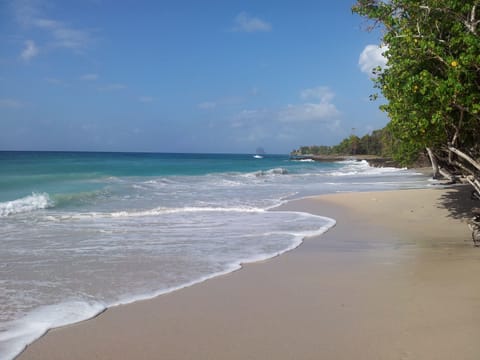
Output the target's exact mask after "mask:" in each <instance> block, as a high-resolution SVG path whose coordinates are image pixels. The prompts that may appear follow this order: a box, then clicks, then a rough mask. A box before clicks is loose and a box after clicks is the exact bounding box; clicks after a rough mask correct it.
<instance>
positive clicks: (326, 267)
mask: <svg viewBox="0 0 480 360" xmlns="http://www.w3.org/2000/svg"><path fill="white" fill-rule="evenodd" d="M472 206H478V205H477V204H476V203H475V202H473V201H471V200H470V199H469V193H468V189H467V188H463V189H462V188H460V189H450V190H441V189H427V190H401V191H391V192H375V193H342V194H335V195H324V196H319V197H313V198H308V199H302V200H298V201H293V202H290V203H288V204H286V205H285V206H284V207H283V209H284V210H298V211H308V212H311V213H315V214H319V215H323V216H328V217H331V218H334V219H336V220H337V225H336V226H335V227H334V228H332V229H331V230H330V231H328V232H327V233H326V234H324V235H322V236H319V237H314V238H308V239H306V241H305V243H304V244H303V245H301V246H300V247H299V248H297V249H295V250H294V251H291V252H289V253H287V254H285V255H282V256H279V257H276V258H274V259H271V260H268V261H265V262H260V263H254V264H247V265H246V266H245V267H244V268H243V269H242V270H240V271H237V272H234V273H232V274H229V275H225V276H221V277H218V278H215V279H212V280H209V281H206V282H204V283H202V284H198V285H195V286H192V287H190V288H187V289H183V290H180V291H176V292H173V293H170V294H167V295H163V296H159V297H157V298H155V299H152V300H147V301H140V302H137V303H133V304H130V305H125V306H119V307H115V308H112V309H109V310H107V311H106V312H104V313H103V314H101V315H100V316H98V317H96V318H95V319H91V320H88V321H85V322H82V323H79V324H76V325H71V326H67V327H63V328H59V329H54V330H51V331H50V332H49V333H48V334H47V335H45V336H44V337H42V338H41V339H39V340H38V341H36V342H35V343H33V344H32V345H31V346H29V347H28V348H27V350H26V351H25V352H24V353H22V354H21V355H20V356H19V359H50V360H54V359H242V360H243V359H345V360H346V359H348V360H351V359H357V360H358V359H365V360H373V359H382V360H383V359H421V360H428V359H438V360H441V359H463V360H468V359H472V360H473V359H475V360H478V359H479V358H480V341H478V336H479V335H480V285H479V280H478V276H479V275H480V249H477V248H474V247H473V245H472V242H471V239H470V233H469V231H468V228H467V226H466V224H465V220H466V217H467V216H469V214H468V210H469V208H470V207H472ZM447 208H448V210H447Z"/></svg>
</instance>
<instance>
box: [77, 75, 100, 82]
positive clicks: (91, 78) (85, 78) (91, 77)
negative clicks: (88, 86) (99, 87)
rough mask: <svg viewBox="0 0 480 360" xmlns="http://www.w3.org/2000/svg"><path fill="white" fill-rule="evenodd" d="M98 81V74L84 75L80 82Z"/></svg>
mask: <svg viewBox="0 0 480 360" xmlns="http://www.w3.org/2000/svg"><path fill="white" fill-rule="evenodd" d="M97 79H98V75H97V74H84V75H82V76H80V80H82V81H96V80H97Z"/></svg>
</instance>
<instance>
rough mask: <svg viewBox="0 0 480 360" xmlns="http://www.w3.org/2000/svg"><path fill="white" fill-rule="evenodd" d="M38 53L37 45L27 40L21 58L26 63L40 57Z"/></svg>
mask: <svg viewBox="0 0 480 360" xmlns="http://www.w3.org/2000/svg"><path fill="white" fill-rule="evenodd" d="M38 51H39V50H38V47H37V45H35V41H33V40H27V41H25V48H24V49H23V50H22V53H21V54H20V57H21V58H22V59H23V60H25V61H29V60H30V59H32V58H34V57H35V56H37V55H38Z"/></svg>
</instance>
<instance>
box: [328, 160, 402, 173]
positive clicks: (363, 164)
mask: <svg viewBox="0 0 480 360" xmlns="http://www.w3.org/2000/svg"><path fill="white" fill-rule="evenodd" d="M338 164H342V165H343V166H342V167H341V168H340V169H338V170H336V171H331V172H329V173H328V175H329V176H372V175H373V176H374V175H387V174H390V175H394V174H403V173H405V170H406V169H402V168H393V167H373V166H370V165H369V163H368V162H367V161H366V160H361V161H357V160H346V161H339V162H338Z"/></svg>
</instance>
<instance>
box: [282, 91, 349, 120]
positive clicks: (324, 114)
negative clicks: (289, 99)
mask: <svg viewBox="0 0 480 360" xmlns="http://www.w3.org/2000/svg"><path fill="white" fill-rule="evenodd" d="M334 97H335V94H334V93H333V92H332V91H331V90H330V89H329V88H328V87H326V86H319V87H315V88H311V89H304V90H302V91H301V92H300V98H301V99H302V100H304V101H307V100H310V102H305V103H303V104H297V105H288V106H287V107H286V108H284V109H282V110H280V111H279V113H278V119H279V120H280V121H281V122H304V121H330V120H332V119H335V118H336V117H337V116H338V115H339V114H340V112H339V111H338V109H337V107H336V106H335V104H333V103H332V100H333V98H334Z"/></svg>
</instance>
